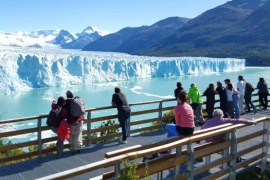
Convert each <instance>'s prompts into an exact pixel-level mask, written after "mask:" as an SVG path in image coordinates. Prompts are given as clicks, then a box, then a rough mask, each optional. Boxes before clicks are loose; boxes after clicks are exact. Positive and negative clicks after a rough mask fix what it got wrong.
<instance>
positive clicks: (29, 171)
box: [0, 110, 270, 180]
mask: <svg viewBox="0 0 270 180" xmlns="http://www.w3.org/2000/svg"><path fill="white" fill-rule="evenodd" d="M269 115H270V110H266V111H258V113H257V114H255V115H254V114H253V113H249V114H245V115H243V116H241V118H247V119H252V118H253V117H254V118H259V117H269ZM256 126H262V124H257V125H255V126H248V127H246V128H243V129H239V130H237V136H239V137H242V136H245V132H251V131H255V130H256ZM196 130H199V127H196ZM164 138H166V131H165V130H160V131H157V132H152V133H147V134H141V135H138V136H133V137H130V138H128V144H119V143H118V142H117V141H112V142H109V143H103V144H98V145H94V146H91V147H84V148H83V149H82V150H81V152H80V153H79V154H77V155H71V153H70V152H69V151H67V152H64V154H63V157H62V158H61V159H57V158H56V156H55V155H51V156H46V157H42V158H38V159H33V160H29V161H26V162H21V163H17V164H13V165H6V166H2V167H0V180H13V179H14V180H18V179H22V180H31V179H37V178H40V177H44V176H47V175H51V174H54V173H58V172H62V171H66V170H69V169H72V168H76V167H80V166H83V165H87V164H89V163H94V162H96V161H99V160H102V159H104V155H105V153H106V152H109V151H113V150H117V149H121V148H124V147H129V146H133V145H137V144H145V143H147V142H152V141H157V140H159V139H164ZM258 141H261V139H259V138H256V139H254V140H252V141H249V142H248V143H244V144H241V146H240V147H239V148H241V147H242V148H244V147H248V146H249V143H256V142H258ZM268 152H269V150H268ZM254 153H255V152H254ZM212 158H215V157H212ZM268 162H269V160H268ZM201 163H202V162H195V166H197V165H200V164H201ZM108 170H110V168H106V169H105V168H103V169H99V170H96V171H94V172H91V173H86V174H83V175H80V176H77V177H74V178H71V179H76V180H79V179H82V180H85V179H91V178H93V177H97V176H99V175H102V174H103V173H104V172H107V171H108ZM169 173H170V171H167V172H164V179H166V177H168V175H169ZM210 173H211V170H209V171H207V172H205V173H202V174H201V175H200V176H198V177H196V179H201V178H203V176H207V175H209V174H210ZM150 179H156V178H155V176H151V177H150Z"/></svg>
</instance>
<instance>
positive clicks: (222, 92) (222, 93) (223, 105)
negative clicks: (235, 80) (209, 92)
mask: <svg viewBox="0 0 270 180" xmlns="http://www.w3.org/2000/svg"><path fill="white" fill-rule="evenodd" d="M216 92H217V94H218V95H219V101H220V109H221V110H222V111H223V112H224V117H228V111H227V94H226V88H225V87H223V86H222V83H221V82H220V81H218V82H217V88H216Z"/></svg>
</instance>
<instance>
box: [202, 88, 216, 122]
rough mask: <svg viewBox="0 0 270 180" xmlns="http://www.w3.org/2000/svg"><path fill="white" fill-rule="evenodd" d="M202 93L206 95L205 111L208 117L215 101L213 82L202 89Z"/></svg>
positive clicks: (210, 115)
mask: <svg viewBox="0 0 270 180" xmlns="http://www.w3.org/2000/svg"><path fill="white" fill-rule="evenodd" d="M203 95H205V96H206V112H207V114H208V118H212V117H213V116H212V113H213V111H214V106H215V103H216V100H215V95H216V90H215V86H214V84H212V83H210V84H209V86H208V88H207V89H206V90H205V91H204V93H203Z"/></svg>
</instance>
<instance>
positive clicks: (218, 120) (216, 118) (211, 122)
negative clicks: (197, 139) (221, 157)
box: [201, 109, 256, 142]
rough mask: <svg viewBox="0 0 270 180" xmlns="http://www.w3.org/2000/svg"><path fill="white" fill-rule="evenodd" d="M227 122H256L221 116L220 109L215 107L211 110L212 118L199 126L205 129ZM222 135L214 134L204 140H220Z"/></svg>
mask: <svg viewBox="0 0 270 180" xmlns="http://www.w3.org/2000/svg"><path fill="white" fill-rule="evenodd" d="M227 123H232V124H256V122H254V121H251V120H247V119H240V118H239V119H234V118H223V111H222V110H221V109H215V110H214V112H213V118H212V119H209V120H208V121H206V123H205V124H204V125H203V126H202V127H201V130H202V129H207V128H211V127H215V126H219V125H223V124H227ZM222 139H223V136H216V137H211V138H208V139H206V140H205V141H206V142H214V141H218V140H222Z"/></svg>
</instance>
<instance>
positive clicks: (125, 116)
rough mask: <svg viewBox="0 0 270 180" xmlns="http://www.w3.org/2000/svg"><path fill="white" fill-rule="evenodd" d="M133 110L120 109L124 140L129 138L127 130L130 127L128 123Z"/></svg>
mask: <svg viewBox="0 0 270 180" xmlns="http://www.w3.org/2000/svg"><path fill="white" fill-rule="evenodd" d="M130 114H131V111H130V110H129V111H118V121H119V124H120V127H121V129H122V140H123V141H125V140H127V131H128V129H129V127H128V124H129V121H130Z"/></svg>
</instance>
